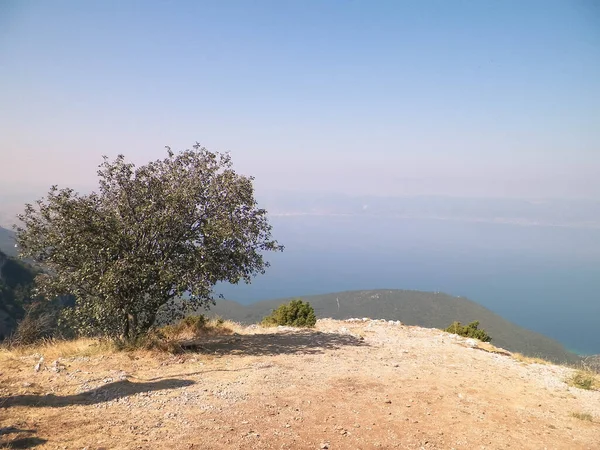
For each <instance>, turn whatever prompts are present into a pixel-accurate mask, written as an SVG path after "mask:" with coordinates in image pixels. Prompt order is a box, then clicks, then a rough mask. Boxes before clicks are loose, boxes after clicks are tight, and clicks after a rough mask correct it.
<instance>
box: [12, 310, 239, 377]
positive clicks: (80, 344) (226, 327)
mask: <svg viewBox="0 0 600 450" xmlns="http://www.w3.org/2000/svg"><path fill="white" fill-rule="evenodd" d="M199 317H201V319H199ZM242 328H243V327H242V326H241V325H240V324H238V323H235V322H232V321H229V320H223V319H220V318H214V319H210V320H208V319H204V317H203V316H193V317H188V318H186V319H184V320H182V321H181V322H179V323H177V324H175V325H167V326H164V327H162V328H160V329H158V330H157V331H156V332H155V333H150V334H149V335H148V336H146V337H145V338H143V339H141V340H140V341H138V342H136V343H123V342H116V341H110V340H107V339H98V338H79V339H73V340H59V339H46V340H43V341H39V342H37V343H35V344H31V345H6V346H1V347H0V365H3V366H4V365H7V364H10V363H11V361H13V362H16V361H18V360H19V359H21V358H23V357H31V356H36V357H39V356H43V357H44V359H46V360H47V361H48V360H56V359H58V358H72V357H78V356H80V357H86V356H88V357H89V356H96V355H109V354H111V353H115V352H118V351H137V352H143V351H147V350H151V351H153V352H154V351H158V352H166V353H179V352H181V347H180V345H179V343H180V342H181V341H185V340H192V339H201V338H202V337H206V336H217V335H223V334H233V333H234V332H239V331H242Z"/></svg>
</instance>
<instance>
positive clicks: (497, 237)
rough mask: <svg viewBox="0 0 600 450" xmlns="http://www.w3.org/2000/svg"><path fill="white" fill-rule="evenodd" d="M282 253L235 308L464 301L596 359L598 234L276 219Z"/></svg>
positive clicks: (231, 294)
mask: <svg viewBox="0 0 600 450" xmlns="http://www.w3.org/2000/svg"><path fill="white" fill-rule="evenodd" d="M271 223H272V224H273V227H274V229H273V234H274V236H275V237H276V238H277V239H278V240H279V241H280V242H281V243H282V244H284V245H285V246H286V250H285V252H283V253H281V254H271V255H268V260H269V261H271V263H272V266H271V267H270V268H269V269H268V271H267V274H266V275H263V276H259V277H258V278H256V279H255V280H254V282H253V283H252V285H242V286H220V287H219V288H218V290H217V292H220V293H223V294H224V295H225V296H226V297H227V298H230V299H232V300H237V301H239V302H242V303H251V302H254V301H258V300H266V299H273V298H280V297H291V296H299V297H301V296H303V295H311V294H323V293H328V292H336V291H343V290H354V289H376V288H385V289H417V290H424V291H442V292H446V293H449V294H452V295H460V296H464V297H468V298H470V299H471V300H474V301H476V302H478V303H480V304H482V305H484V306H485V307H487V308H489V309H491V310H492V311H495V312H497V313H499V314H500V315H502V316H503V317H505V318H506V319H508V320H510V321H512V322H514V323H517V324H519V325H521V326H523V327H525V328H529V329H531V330H534V331H538V332H540V333H543V334H545V335H547V336H550V337H552V338H555V339H557V340H558V341H560V342H562V343H563V344H564V345H565V346H566V347H567V348H568V349H570V350H572V351H575V352H578V353H581V354H595V353H600V333H599V332H598V331H599V330H600V230H597V229H577V228H561V227H549V226H520V225H506V224H493V223H477V222H462V221H452V220H430V219H427V220H424V219H399V218H390V217H387V218H383V217H367V216H280V217H273V218H272V219H271Z"/></svg>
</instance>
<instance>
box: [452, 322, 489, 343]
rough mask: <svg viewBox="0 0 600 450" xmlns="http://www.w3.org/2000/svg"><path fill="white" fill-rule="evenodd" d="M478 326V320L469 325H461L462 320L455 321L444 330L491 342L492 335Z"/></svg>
mask: <svg viewBox="0 0 600 450" xmlns="http://www.w3.org/2000/svg"><path fill="white" fill-rule="evenodd" d="M478 327H479V322H478V321H475V322H471V323H470V324H469V325H467V326H464V325H461V324H460V322H454V323H453V324H452V325H450V326H449V327H448V328H446V329H445V330H444V331H446V332H448V333H454V334H458V335H459V336H464V337H469V338H474V339H479V340H480V341H482V342H491V341H492V338H491V337H490V335H489V334H487V333H486V331H485V330H480V329H479V328H478Z"/></svg>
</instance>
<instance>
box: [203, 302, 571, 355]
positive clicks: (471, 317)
mask: <svg viewBox="0 0 600 450" xmlns="http://www.w3.org/2000/svg"><path fill="white" fill-rule="evenodd" d="M302 299H303V300H305V301H309V302H310V303H311V305H313V307H314V308H315V312H316V314H317V317H320V318H325V317H330V318H333V319H349V318H353V317H354V318H362V317H369V318H373V319H387V320H400V321H401V322H402V323H404V324H406V325H418V326H422V327H429V328H446V327H447V326H448V325H450V324H451V323H452V322H453V321H459V322H461V323H463V324H467V323H469V322H472V321H475V320H478V321H479V322H480V327H481V328H483V329H485V330H486V331H487V332H488V333H489V334H490V336H492V338H493V341H492V343H493V344H495V345H496V346H498V347H502V348H505V349H507V350H510V351H513V352H520V353H523V354H525V355H528V356H537V357H542V358H545V359H548V360H552V361H555V362H560V363H575V362H579V361H580V357H579V356H578V355H576V354H574V353H572V352H569V351H567V350H566V349H565V348H564V347H563V346H562V345H561V344H560V343H559V342H557V341H555V340H553V339H550V338H549V337H546V336H544V335H542V334H539V333H535V332H533V331H530V330H527V329H525V328H522V327H520V326H518V325H515V324H513V323H511V322H509V321H507V320H505V319H503V318H502V317H500V316H499V315H498V314H496V313H494V312H492V311H490V310H489V309H487V308H484V307H483V306H481V305H479V304H477V303H475V302H473V301H471V300H468V299H466V298H463V297H453V296H451V295H447V294H443V293H437V292H435V293H434V292H420V291H404V290H372V291H349V292H338V293H333V294H325V295H315V296H309V297H302ZM289 300H290V299H279V300H269V301H262V302H258V303H254V304H251V305H241V304H239V303H237V302H234V301H231V300H217V304H216V305H215V306H214V307H212V308H211V310H210V312H209V315H220V316H222V317H224V318H227V319H231V320H234V321H237V322H241V323H257V322H259V321H260V320H261V319H262V318H263V317H264V316H265V315H267V314H269V313H270V312H271V310H273V309H275V308H277V306H279V305H280V304H282V303H285V302H288V301H289Z"/></svg>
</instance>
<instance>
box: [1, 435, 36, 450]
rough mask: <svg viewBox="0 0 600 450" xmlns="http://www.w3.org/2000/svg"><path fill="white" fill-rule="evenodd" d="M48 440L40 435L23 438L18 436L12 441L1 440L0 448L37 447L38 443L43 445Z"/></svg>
mask: <svg viewBox="0 0 600 450" xmlns="http://www.w3.org/2000/svg"><path fill="white" fill-rule="evenodd" d="M46 442H48V440H47V439H42V438H39V437H35V436H33V437H23V438H16V439H13V440H12V441H6V442H3V441H1V440H0V448H10V449H16V448H33V447H37V446H38V445H42V444H45V443H46Z"/></svg>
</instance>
